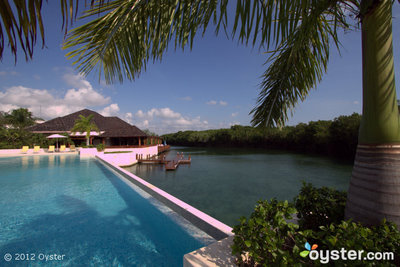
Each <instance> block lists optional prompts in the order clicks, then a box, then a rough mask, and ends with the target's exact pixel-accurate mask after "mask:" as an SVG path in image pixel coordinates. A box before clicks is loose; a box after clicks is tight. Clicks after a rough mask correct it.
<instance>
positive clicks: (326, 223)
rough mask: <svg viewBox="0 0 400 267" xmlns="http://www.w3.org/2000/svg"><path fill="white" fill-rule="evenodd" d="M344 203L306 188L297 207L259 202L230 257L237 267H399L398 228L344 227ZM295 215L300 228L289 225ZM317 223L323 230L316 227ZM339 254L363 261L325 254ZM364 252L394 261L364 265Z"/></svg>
mask: <svg viewBox="0 0 400 267" xmlns="http://www.w3.org/2000/svg"><path fill="white" fill-rule="evenodd" d="M307 196H308V197H309V198H308V199H307ZM324 198H325V199H324ZM345 201H346V194H345V193H344V192H339V191H336V190H333V189H328V188H320V189H317V188H314V187H312V185H311V184H305V183H304V184H303V187H302V189H301V191H300V194H299V196H297V197H296V198H295V203H296V204H294V203H293V204H292V203H289V202H288V201H284V202H283V201H277V200H276V199H273V200H271V201H270V202H268V201H264V202H261V201H259V202H258V205H257V206H256V208H255V210H254V212H253V213H252V214H251V215H250V218H249V219H246V218H244V217H242V218H241V219H240V223H239V224H238V225H237V226H235V227H234V228H233V232H234V233H235V236H234V240H233V245H232V255H234V256H236V259H237V263H238V264H239V265H241V266H322V265H325V264H329V265H330V266H376V265H380V266H382V265H383V266H400V231H399V230H398V229H397V226H396V225H395V224H393V223H390V222H387V221H385V220H384V221H382V223H381V224H380V225H377V226H373V227H367V226H363V225H361V224H359V223H355V222H352V221H351V220H349V221H344V220H343V219H344V213H343V211H344V203H345ZM296 208H297V209H296ZM297 212H298V214H299V215H298V216H300V219H299V223H300V224H299V225H296V224H293V223H292V220H291V219H292V215H293V214H294V213H297ZM300 213H301V215H300ZM318 220H321V222H322V224H323V225H322V224H321V226H317V225H318ZM307 243H308V244H307ZM314 244H315V246H314ZM313 249H316V251H317V252H318V253H319V255H322V256H320V258H319V259H318V260H312V259H311V258H310V256H309V253H310V252H309V251H310V250H313ZM342 249H344V250H346V251H349V250H355V251H356V252H357V254H358V251H361V250H363V251H364V252H363V253H364V254H362V260H346V259H343V258H337V259H334V258H332V257H331V258H327V257H326V255H327V250H329V251H331V252H332V251H334V250H337V251H341V250H342ZM367 252H393V253H394V260H386V261H383V260H382V261H367V260H365V259H364V257H365V256H366V255H367V254H366V253H367ZM323 255H325V257H323ZM331 255H332V254H331Z"/></svg>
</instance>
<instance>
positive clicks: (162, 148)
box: [158, 145, 171, 154]
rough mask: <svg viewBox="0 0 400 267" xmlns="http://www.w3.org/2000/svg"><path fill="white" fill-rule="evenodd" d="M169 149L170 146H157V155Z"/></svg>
mask: <svg viewBox="0 0 400 267" xmlns="http://www.w3.org/2000/svg"><path fill="white" fill-rule="evenodd" d="M170 148H171V146H170V145H164V146H158V154H160V153H162V152H165V151H167V150H169V149H170Z"/></svg>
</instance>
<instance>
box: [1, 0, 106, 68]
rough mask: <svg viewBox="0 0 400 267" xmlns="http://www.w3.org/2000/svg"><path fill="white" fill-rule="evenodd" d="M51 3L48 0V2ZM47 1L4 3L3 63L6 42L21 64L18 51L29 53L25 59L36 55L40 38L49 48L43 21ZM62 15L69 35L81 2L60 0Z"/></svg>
mask: <svg viewBox="0 0 400 267" xmlns="http://www.w3.org/2000/svg"><path fill="white" fill-rule="evenodd" d="M86 1H88V0H85V6H86V5H87V6H88V8H89V7H93V6H94V4H95V2H98V3H97V5H102V4H104V0H98V1H95V0H90V4H88V2H89V1H88V2H86ZM46 2H47V0H46ZM42 4H43V0H14V1H12V2H11V1H9V0H1V1H0V16H1V20H0V60H2V58H3V52H4V48H5V40H6V39H7V40H8V45H9V47H10V49H11V54H13V55H14V59H15V62H16V61H17V50H18V47H21V49H22V50H23V52H24V54H25V60H29V59H31V58H32V56H33V50H34V47H35V45H36V41H37V36H38V35H40V37H41V40H42V48H43V47H44V46H45V31H44V25H43V18H42ZM60 4H61V14H62V22H63V23H62V28H63V29H65V33H67V30H68V24H71V25H72V23H73V21H74V20H75V18H76V16H77V14H78V6H79V1H78V0H75V1H74V0H60Z"/></svg>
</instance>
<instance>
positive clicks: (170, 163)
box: [136, 153, 192, 171]
mask: <svg viewBox="0 0 400 267" xmlns="http://www.w3.org/2000/svg"><path fill="white" fill-rule="evenodd" d="M136 159H137V161H138V163H147V164H164V166H165V170H166V171H173V170H176V168H178V166H179V164H190V163H191V162H192V159H191V157H190V155H189V157H188V158H187V159H185V158H184V156H183V153H181V154H179V153H177V155H176V157H175V159H173V160H166V157H165V155H161V156H160V157H157V156H154V157H149V156H147V157H143V155H136Z"/></svg>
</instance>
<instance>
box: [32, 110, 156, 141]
mask: <svg viewBox="0 0 400 267" xmlns="http://www.w3.org/2000/svg"><path fill="white" fill-rule="evenodd" d="M79 115H83V116H85V117H87V116H89V115H93V119H92V121H93V122H94V123H95V124H96V125H97V127H98V128H99V130H100V132H99V133H97V132H91V134H90V135H91V140H90V142H91V143H92V144H93V145H97V144H99V143H103V144H104V145H106V146H108V147H110V146H140V145H143V144H146V143H149V141H148V138H149V136H147V134H146V133H144V132H143V131H142V130H140V129H139V128H137V127H136V126H134V125H130V124H129V123H127V122H125V121H123V120H121V119H120V118H118V117H104V116H102V115H100V114H99V113H97V112H95V111H92V110H89V109H83V110H80V111H77V112H75V113H72V114H69V115H66V116H64V117H58V118H55V119H52V120H49V121H46V122H44V123H41V124H36V125H34V126H31V127H29V128H28V129H27V130H29V131H31V132H33V133H42V134H54V133H68V134H70V137H71V139H72V140H73V141H74V142H75V143H78V144H79V143H81V142H82V141H84V140H85V136H86V133H77V134H76V135H73V134H72V133H71V129H72V127H73V126H74V124H75V120H76V119H78V118H79ZM153 139H155V138H151V140H152V141H150V142H151V143H154V144H155V143H161V142H160V140H153Z"/></svg>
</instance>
